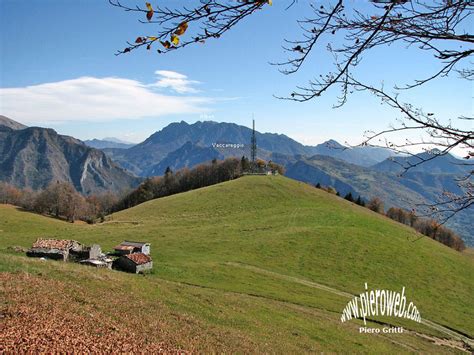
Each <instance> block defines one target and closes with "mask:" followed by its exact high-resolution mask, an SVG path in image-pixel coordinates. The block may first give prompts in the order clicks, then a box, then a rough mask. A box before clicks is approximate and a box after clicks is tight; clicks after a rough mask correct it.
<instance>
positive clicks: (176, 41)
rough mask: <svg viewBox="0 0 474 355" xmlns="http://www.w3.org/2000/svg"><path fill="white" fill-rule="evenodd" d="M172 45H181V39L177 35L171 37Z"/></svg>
mask: <svg viewBox="0 0 474 355" xmlns="http://www.w3.org/2000/svg"><path fill="white" fill-rule="evenodd" d="M171 43H173V44H174V45H175V46H177V45H178V44H179V37H178V36H176V35H171Z"/></svg>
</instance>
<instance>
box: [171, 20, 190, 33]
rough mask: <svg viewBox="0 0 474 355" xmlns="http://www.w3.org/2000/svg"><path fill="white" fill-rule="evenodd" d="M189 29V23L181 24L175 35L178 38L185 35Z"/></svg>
mask: <svg viewBox="0 0 474 355" xmlns="http://www.w3.org/2000/svg"><path fill="white" fill-rule="evenodd" d="M187 29H188V23H187V22H186V21H184V22H181V23H180V24H179V26H178V28H177V29H176V31H174V34H175V35H177V36H181V35H184V33H185V32H186V30H187Z"/></svg>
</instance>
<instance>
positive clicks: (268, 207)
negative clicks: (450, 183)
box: [0, 176, 474, 352]
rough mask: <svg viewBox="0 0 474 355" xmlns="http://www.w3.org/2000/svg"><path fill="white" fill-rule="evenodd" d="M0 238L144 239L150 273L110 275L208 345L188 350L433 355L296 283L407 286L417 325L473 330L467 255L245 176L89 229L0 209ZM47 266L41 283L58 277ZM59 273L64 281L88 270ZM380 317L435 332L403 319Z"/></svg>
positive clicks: (312, 194)
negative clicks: (344, 317) (365, 331)
mask: <svg viewBox="0 0 474 355" xmlns="http://www.w3.org/2000/svg"><path fill="white" fill-rule="evenodd" d="M0 230H1V231H0V248H2V249H3V250H5V249H4V248H6V247H8V246H12V245H22V246H29V245H31V243H32V241H33V240H34V239H35V238H36V237H38V236H46V235H48V236H57V237H61V238H72V239H77V240H79V241H81V242H84V243H92V242H98V243H100V244H101V245H102V247H103V249H108V248H111V247H113V245H115V244H116V243H119V242H120V241H122V240H123V239H131V240H146V241H150V242H151V243H152V256H153V258H154V262H155V271H154V273H153V274H152V275H149V276H148V277H146V278H142V277H137V276H133V275H123V274H120V273H117V272H109V273H110V274H111V275H113V277H114V278H117V279H119V280H121V281H120V282H122V283H124V284H128V283H130V284H131V285H133V290H134V293H138V295H140V297H142V298H143V299H145V300H148V302H153V300H155V301H159V302H161V303H163V305H164V308H165V309H166V310H168V311H170V312H178V313H179V314H181V315H185V316H186V317H192V318H193V319H195V320H196V322H197V324H196V327H195V328H196V329H203V330H204V333H206V334H207V335H206V336H205V337H204V335H203V334H202V332H201V333H200V334H201V335H202V336H203V337H204V338H205V339H206V340H205V341H201V342H197V343H193V342H192V341H191V340H190V339H192V337H191V336H190V335H189V334H188V335H186V334H184V335H183V337H182V338H180V339H179V341H177V342H180V344H179V345H180V346H183V347H189V346H191V347H194V346H198V347H199V348H204V347H205V346H209V348H212V349H221V350H222V349H227V350H229V349H234V348H235V346H236V345H237V344H240V343H241V340H242V339H241V338H240V337H243V338H245V339H246V340H247V342H248V344H252V347H253V349H258V350H260V351H265V350H267V351H268V350H270V349H277V350H280V351H304V350H306V351H307V350H316V351H317V350H329V351H344V350H347V349H351V350H354V351H364V350H365V351H368V350H371V351H375V350H378V351H392V352H397V351H400V350H410V349H411V350H413V349H423V350H425V351H432V352H433V351H440V348H439V347H436V346H435V345H433V344H432V343H430V342H429V341H428V340H425V339H422V338H420V337H417V336H415V335H414V334H413V333H410V334H402V335H390V336H374V335H361V334H359V333H358V328H357V327H358V326H360V324H361V323H360V322H359V321H351V322H348V323H344V324H342V323H340V321H339V318H340V314H341V311H342V308H343V307H344V305H345V304H346V302H347V301H348V299H347V298H345V297H342V296H338V295H336V294H332V293H330V292H326V291H324V290H320V289H318V288H314V287H309V286H308V285H305V284H304V282H303V283H301V282H295V281H294V279H297V280H303V281H305V280H307V281H311V282H314V283H319V284H323V285H327V286H330V287H333V288H335V289H337V290H341V291H345V292H348V293H351V294H358V293H360V292H362V291H363V288H364V283H365V282H367V283H368V284H369V288H374V289H375V288H379V289H382V288H384V289H393V290H401V288H402V287H403V286H405V287H406V296H407V299H408V300H409V301H413V302H414V303H415V304H416V306H417V307H418V309H419V310H420V313H421V316H422V317H423V318H428V319H430V320H432V321H435V322H437V323H439V324H442V325H445V326H448V327H450V328H454V329H456V330H459V331H461V332H463V333H466V334H469V335H471V337H472V335H473V334H474V324H473V322H472V319H473V318H474V302H473V301H472V297H471V295H472V294H474V280H473V279H472V274H473V271H474V260H473V258H472V257H470V256H469V255H465V254H461V253H458V252H456V251H454V250H451V249H449V248H448V247H445V246H443V245H441V244H439V243H437V242H435V241H433V240H430V239H428V238H421V239H420V236H419V235H417V234H415V233H414V232H413V231H412V230H411V229H409V228H407V227H405V226H402V225H400V224H398V223H395V222H393V221H391V220H389V219H387V218H385V217H383V216H380V215H377V214H375V213H372V212H371V211H368V210H366V209H363V208H360V207H358V206H356V205H354V204H351V203H349V202H347V201H345V200H342V199H340V198H337V197H336V196H334V195H330V194H327V193H325V192H323V191H320V190H317V189H314V188H312V187H310V186H308V185H306V184H303V183H299V182H296V181H294V180H290V179H287V178H284V177H260V176H258V177H251V176H248V177H244V178H241V179H238V180H235V181H231V182H227V183H223V184H219V185H215V186H211V187H207V188H203V189H199V190H195V191H190V192H187V193H183V194H179V195H174V196H170V197H166V198H162V199H158V200H154V201H149V202H147V203H144V204H142V205H139V206H137V207H135V208H132V209H129V210H126V211H122V212H120V213H117V214H114V215H112V216H111V217H110V218H109V219H108V220H107V222H106V223H103V224H100V225H95V226H89V225H71V224H67V223H64V222H61V221H57V220H54V219H49V218H45V217H42V216H37V215H32V214H29V213H25V212H19V211H17V210H15V209H13V208H11V207H10V208H9V207H4V206H1V207H0ZM48 264H50V263H48ZM12 265H16V266H12ZM44 265H45V264H44V263H41V262H38V261H33V260H27V259H26V258H24V257H20V256H17V255H13V254H12V255H3V256H1V259H0V267H1V268H2V269H3V270H4V271H7V270H10V271H12V268H13V269H15V270H17V271H18V270H25V269H29V268H34V269H37V270H39V269H45V266H44ZM248 266H250V267H248ZM252 267H254V268H255V269H252ZM55 268H56V266H55V267H54V268H53V269H52V270H51V271H48V277H51V278H57V277H59V276H58V273H59V271H57V270H56V269H55ZM58 268H59V267H58ZM67 268H68V269H67V270H68V272H71V273H73V275H76V274H77V273H78V272H80V273H81V275H84V273H85V274H86V275H87V274H88V273H91V274H95V273H97V271H96V270H93V269H87V270H84V268H81V267H80V266H76V265H67ZM76 270H77V271H76ZM256 270H261V271H262V272H256ZM265 271H269V272H271V273H274V274H269V273H265ZM42 272H44V271H42ZM100 273H102V271H100ZM81 277H82V278H79V277H78V278H79V279H80V280H81V281H78V282H83V283H84V284H86V281H87V276H81ZM64 282H68V279H67V277H66V278H65V280H64ZM385 320H386V321H387V322H390V323H391V324H398V325H403V326H405V327H407V328H410V329H414V330H416V331H418V332H423V333H426V334H431V335H437V336H440V335H441V334H439V333H437V332H436V331H434V330H432V329H429V328H426V327H424V326H423V325H419V324H415V323H414V322H411V321H397V320H395V319H394V318H390V319H388V318H387V319H385ZM372 325H373V324H372ZM211 329H212V331H211ZM224 333H225V334H227V336H224V337H223V336H222V334H224ZM294 334H296V335H294ZM173 341H174V342H176V340H173ZM206 344H207V345H206ZM247 350H249V349H247ZM250 350H251V349H250ZM441 350H445V351H450V350H451V349H450V348H447V347H443V348H441Z"/></svg>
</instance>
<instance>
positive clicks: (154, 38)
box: [148, 37, 158, 41]
mask: <svg viewBox="0 0 474 355" xmlns="http://www.w3.org/2000/svg"><path fill="white" fill-rule="evenodd" d="M148 39H149V40H150V41H156V40H157V39H158V37H148Z"/></svg>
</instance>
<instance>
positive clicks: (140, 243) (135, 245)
mask: <svg viewBox="0 0 474 355" xmlns="http://www.w3.org/2000/svg"><path fill="white" fill-rule="evenodd" d="M147 244H150V243H145V242H130V241H128V240H125V241H123V242H122V243H120V245H126V246H131V247H134V248H141V247H142V246H144V245H147Z"/></svg>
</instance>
